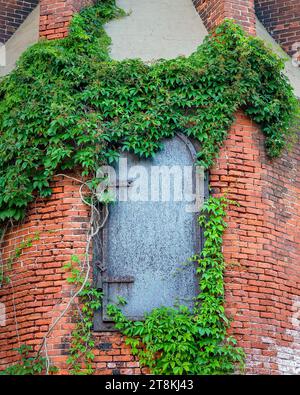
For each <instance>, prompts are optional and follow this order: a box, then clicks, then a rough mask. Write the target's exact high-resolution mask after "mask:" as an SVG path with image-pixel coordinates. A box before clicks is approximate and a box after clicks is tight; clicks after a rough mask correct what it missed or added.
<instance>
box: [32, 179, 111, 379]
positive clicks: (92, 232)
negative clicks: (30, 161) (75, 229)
mask: <svg viewBox="0 0 300 395" xmlns="http://www.w3.org/2000/svg"><path fill="white" fill-rule="evenodd" d="M59 176H61V177H65V178H68V179H71V180H73V181H76V182H78V183H80V184H81V186H80V188H79V194H80V198H81V201H82V202H83V203H84V204H86V205H88V206H89V207H90V208H91V217H90V222H89V228H88V232H87V243H86V248H85V255H84V256H85V258H84V261H83V263H82V265H81V270H82V271H84V270H85V269H86V272H85V277H84V280H83V283H82V284H81V286H80V288H79V289H78V290H77V291H76V292H75V293H74V294H73V295H72V296H71V298H70V300H69V301H68V303H67V305H66V307H65V308H64V310H63V311H62V312H61V314H60V315H59V316H58V317H57V318H56V320H55V321H54V322H53V324H51V325H50V327H49V329H48V331H47V333H46V334H45V336H44V337H43V340H42V343H41V345H40V347H39V350H38V353H37V357H38V356H39V355H40V353H41V351H42V350H43V348H44V350H45V358H46V374H47V375H48V374H49V368H50V358H49V355H48V348H47V339H48V337H49V336H50V334H51V333H52V332H53V330H54V328H55V327H56V325H57V324H58V323H59V321H60V320H61V319H62V318H63V317H64V315H65V314H66V313H67V312H68V310H69V308H70V307H71V305H72V304H73V303H74V302H75V301H76V298H77V297H78V296H79V295H80V293H81V292H82V291H83V289H84V287H85V286H86V284H87V282H88V280H89V277H90V272H91V265H90V259H89V253H90V247H91V242H92V240H93V238H94V237H95V236H96V235H97V234H98V232H99V231H100V229H101V228H103V227H104V225H105V223H106V221H107V219H108V215H109V210H108V208H107V206H105V217H104V219H103V221H102V223H101V224H100V225H95V223H96V221H95V213H97V216H98V218H99V219H100V217H101V215H100V212H99V210H98V209H97V208H96V207H95V205H94V204H93V203H90V202H88V201H87V200H86V199H85V198H84V195H83V188H84V187H85V186H86V187H88V188H89V189H90V187H89V185H88V184H87V183H86V182H84V181H82V180H80V179H78V178H75V177H71V176H68V175H66V174H57V175H56V177H59ZM92 201H93V200H92Z"/></svg>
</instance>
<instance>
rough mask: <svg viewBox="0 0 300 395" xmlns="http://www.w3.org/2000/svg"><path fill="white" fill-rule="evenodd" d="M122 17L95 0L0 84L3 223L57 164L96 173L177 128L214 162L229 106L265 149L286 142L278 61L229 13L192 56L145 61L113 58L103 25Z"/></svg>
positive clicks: (289, 113) (285, 96) (287, 90)
mask: <svg viewBox="0 0 300 395" xmlns="http://www.w3.org/2000/svg"><path fill="white" fill-rule="evenodd" d="M122 15H124V13H123V11H121V10H120V9H119V8H118V7H117V6H116V4H115V0H101V1H99V2H98V3H97V4H96V5H95V6H94V7H90V8H87V9H85V10H83V11H82V12H81V13H80V14H78V15H76V16H75V17H74V18H73V20H72V23H71V26H70V33H69V35H68V37H66V38H64V39H62V40H52V41H46V40H45V41H40V42H39V43H38V44H36V45H34V46H32V47H31V48H30V49H28V50H27V51H26V52H25V53H24V54H23V55H22V57H21V59H20V60H19V62H18V67H17V68H16V69H15V70H14V71H13V72H12V73H10V75H9V76H7V77H5V78H4V79H3V80H2V81H1V83H0V157H1V162H0V221H2V222H3V221H5V220H7V219H15V220H19V219H20V218H22V217H23V216H24V214H25V210H26V207H27V205H28V203H30V202H31V201H33V199H34V198H35V197H36V195H40V196H42V197H45V196H49V195H50V194H51V188H50V184H49V183H50V180H51V178H52V177H53V175H54V174H55V173H56V172H57V171H58V170H59V171H61V170H68V169H74V168H75V167H79V168H81V170H82V172H83V174H84V175H86V174H92V175H94V174H95V172H96V170H97V168H98V166H99V165H100V164H103V163H107V162H112V161H113V160H114V159H115V158H116V157H117V155H118V154H117V152H118V151H119V150H128V151H129V150H130V151H132V152H134V153H135V154H137V155H139V156H143V157H151V156H153V155H154V154H155V152H156V151H158V150H159V149H160V148H161V146H162V139H163V138H167V137H172V136H174V133H175V131H181V132H182V133H185V134H187V135H188V136H191V137H193V138H195V139H197V140H198V141H199V142H200V143H201V151H200V152H199V153H198V162H199V163H201V164H202V165H204V166H205V167H206V168H208V167H209V166H211V165H212V163H213V160H214V158H215V157H216V156H217V154H218V151H219V148H220V146H221V145H222V143H223V141H224V139H225V138H226V135H227V131H228V129H229V128H230V125H231V124H232V122H233V120H234V113H235V111H236V110H237V109H238V108H243V109H244V110H245V112H246V114H248V115H249V116H250V117H251V118H252V119H253V120H254V121H256V122H259V123H260V125H261V128H262V131H263V133H264V134H265V136H266V139H265V141H266V149H267V152H268V154H269V155H270V157H276V156H278V155H279V154H280V152H281V151H282V149H283V148H284V147H285V145H286V143H287V137H288V135H289V132H290V130H291V121H292V119H293V114H294V113H295V110H296V107H297V104H296V99H295V98H294V95H293V91H292V88H291V86H290V84H289V82H288V80H287V78H286V77H285V76H284V75H283V73H282V69H283V66H284V65H283V61H282V60H280V59H279V58H278V57H277V56H276V55H275V54H273V53H272V52H271V50H269V49H267V48H266V47H265V45H264V44H263V42H262V41H261V40H259V39H257V38H254V37H250V36H247V35H246V34H245V33H244V31H243V30H242V28H240V27H239V26H237V25H236V24H235V23H233V22H232V21H229V20H227V21H225V22H224V23H223V24H222V25H220V26H219V27H218V28H216V29H215V31H214V32H213V33H212V34H210V35H209V36H208V37H207V38H206V39H205V41H204V43H203V44H202V45H201V46H200V47H199V48H198V50H197V51H196V52H195V53H193V54H192V55H191V56H189V57H187V58H185V57H179V58H177V59H174V60H161V61H157V62H154V63H153V64H151V65H149V64H145V63H143V62H142V61H141V60H138V59H134V60H124V61H121V62H118V61H114V60H111V59H110V57H109V45H110V39H109V37H108V36H107V34H106V32H105V30H104V28H103V25H104V24H105V23H106V22H108V21H110V20H112V19H113V18H117V17H120V16H122Z"/></svg>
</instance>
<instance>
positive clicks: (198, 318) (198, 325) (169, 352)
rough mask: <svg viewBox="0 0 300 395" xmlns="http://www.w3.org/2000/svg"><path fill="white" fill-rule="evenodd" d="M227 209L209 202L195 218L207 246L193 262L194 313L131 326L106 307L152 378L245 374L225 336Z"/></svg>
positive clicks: (156, 316)
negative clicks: (195, 280) (196, 285)
mask: <svg viewBox="0 0 300 395" xmlns="http://www.w3.org/2000/svg"><path fill="white" fill-rule="evenodd" d="M229 203H231V202H230V201H228V200H227V198H226V197H221V198H216V197H210V198H209V199H208V200H207V201H206V203H205V204H204V206H203V210H202V215H201V216H200V217H199V225H200V226H202V228H203V229H204V236H205V244H204V248H203V249H202V251H201V253H200V254H198V255H195V256H194V257H192V258H191V261H192V262H193V263H194V264H196V265H197V273H198V276H199V294H198V296H197V298H196V301H195V307H194V310H193V311H190V310H189V309H188V308H187V307H185V306H179V307H177V308H176V307H175V308H171V307H162V308H156V309H154V310H153V311H152V312H151V313H148V314H146V315H145V320H144V321H130V320H129V319H128V318H126V317H125V316H124V314H123V313H122V309H121V307H118V306H116V305H112V304H111V305H109V306H108V313H109V314H110V315H111V317H112V319H113V320H114V321H115V322H116V328H117V329H119V330H120V331H121V332H122V333H123V334H124V335H126V336H127V338H126V343H127V344H129V345H130V346H131V348H132V352H133V354H136V355H138V357H139V361H140V363H141V365H142V366H147V367H149V368H150V370H151V373H153V374H197V375H199V374H228V373H233V372H234V371H235V369H237V368H240V369H241V368H243V365H244V352H243V350H242V349H241V348H239V347H236V340H235V338H234V337H232V336H228V335H227V330H228V328H229V325H230V321H229V319H228V318H227V316H226V314H225V310H224V280H223V272H224V269H225V262H224V257H223V254H222V236H223V233H224V230H225V229H226V222H225V220H224V217H225V215H226V208H227V206H228V204H229Z"/></svg>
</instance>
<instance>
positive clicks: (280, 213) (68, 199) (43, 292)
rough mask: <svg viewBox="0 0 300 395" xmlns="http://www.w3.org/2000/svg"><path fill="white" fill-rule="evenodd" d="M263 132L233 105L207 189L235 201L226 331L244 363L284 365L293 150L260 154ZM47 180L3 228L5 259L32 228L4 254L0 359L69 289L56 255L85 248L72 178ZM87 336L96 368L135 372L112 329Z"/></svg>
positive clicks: (289, 312) (290, 336)
mask: <svg viewBox="0 0 300 395" xmlns="http://www.w3.org/2000/svg"><path fill="white" fill-rule="evenodd" d="M263 142H264V137H263V135H262V133H261V131H260V129H259V127H258V126H257V125H255V124H253V123H252V122H251V121H250V120H249V119H248V118H247V117H245V116H244V115H243V113H241V112H239V113H237V115H236V122H235V124H234V125H233V127H232V128H231V130H230V132H229V136H228V139H227V141H226V143H225V145H224V147H223V148H222V150H221V152H220V157H219V159H218V160H217V162H216V165H215V167H214V168H213V169H212V170H211V186H212V188H213V191H214V193H215V194H218V193H225V192H227V193H229V197H230V198H233V199H235V200H236V201H237V202H238V203H239V206H237V207H232V208H231V209H230V211H229V213H228V224H229V227H228V229H227V231H226V234H225V237H224V255H225V258H226V262H227V265H228V266H227V269H226V273H225V284H226V308H227V311H228V313H229V314H231V315H232V316H233V317H234V321H233V323H232V329H231V332H232V333H233V334H234V335H235V336H236V337H237V338H238V342H239V345H241V346H243V347H244V348H245V351H246V353H247V372H248V373H255V374H277V373H285V372H287V373H294V370H293V369H296V367H295V366H296V363H298V366H299V364H300V355H299V337H300V333H299V321H297V315H295V314H297V311H298V315H299V311H300V310H299V309H300V273H299V262H298V261H299V255H300V240H299V236H297V235H298V233H297V232H298V229H299V227H300V210H299V199H300V171H299V170H300V169H299V163H300V150H299V144H298V145H296V147H295V148H294V150H293V151H292V152H291V153H289V154H284V156H283V157H282V158H280V159H277V160H276V161H273V162H270V161H269V160H268V159H267V158H266V155H265V149H264V147H263ZM53 186H54V194H53V195H52V197H51V198H49V199H45V200H41V199H38V200H37V201H36V202H35V203H33V204H32V205H31V207H30V210H29V213H28V216H27V219H26V221H25V223H24V224H22V225H20V226H18V227H15V228H14V229H12V230H11V231H10V232H9V233H8V235H7V237H6V238H5V244H4V255H3V257H4V259H5V260H6V261H7V260H8V259H9V256H10V255H11V254H12V252H13V251H14V250H15V248H16V246H17V245H18V244H19V243H20V242H21V241H22V240H23V239H24V238H25V239H26V238H27V237H28V236H29V235H34V234H35V232H40V240H39V241H34V243H33V246H32V247H31V248H28V249H26V250H25V251H24V252H23V254H22V255H21V257H20V258H19V259H18V260H17V261H16V262H15V263H14V264H13V271H12V273H11V274H10V278H11V282H10V283H9V284H7V285H5V286H4V287H3V288H2V289H0V300H1V302H2V303H4V304H5V306H6V308H7V313H8V320H7V326H5V327H3V328H0V369H1V368H4V367H5V366H7V365H8V364H11V363H13V362H16V361H17V354H16V352H15V351H13V350H12V348H13V347H16V346H18V344H23V343H27V344H31V345H33V346H34V347H35V348H38V346H39V345H40V343H41V340H42V337H43V336H44V335H45V333H46V332H47V330H48V328H49V325H50V324H51V323H53V322H54V320H55V318H57V317H58V315H59V314H60V312H61V311H62V310H63V309H64V307H65V306H66V304H67V302H68V300H69V298H70V292H71V288H70V286H69V285H67V283H66V276H67V274H66V273H65V269H63V265H64V264H65V263H66V262H68V261H69V260H70V257H71V255H72V254H79V255H80V254H82V253H83V252H84V249H85V245H86V244H85V235H86V230H87V226H88V215H89V211H88V209H87V207H86V206H85V205H84V204H83V203H82V202H81V200H80V197H79V193H78V188H79V185H78V184H77V183H76V182H73V181H71V180H69V179H58V180H57V181H56V182H55V183H54V184H53ZM295 318H296V319H295ZM298 319H299V317H298ZM72 321H73V320H72V318H71V315H67V316H66V317H65V318H64V319H63V320H62V321H61V322H60V323H59V325H58V326H57V327H56V329H55V330H54V332H53V333H52V335H51V337H50V339H49V341H48V350H49V351H48V353H49V356H50V357H51V360H52V362H53V363H54V364H55V365H57V366H58V367H59V368H60V369H61V371H60V372H61V373H66V372H67V371H66V358H67V354H68V347H69V341H70V334H71V331H72V328H74V323H73V322H72ZM95 336H96V349H95V354H96V358H95V368H96V374H110V373H114V374H116V373H120V374H126V373H127V374H138V373H141V372H142V371H141V370H140V367H139V364H138V361H137V360H136V359H135V357H133V356H132V355H131V354H130V349H129V347H127V346H125V344H124V338H123V337H122V336H121V335H119V334H118V333H109V332H103V333H96V334H95ZM18 337H19V339H20V340H19V341H18ZM294 365H295V366H294ZM143 372H145V370H144V371H143Z"/></svg>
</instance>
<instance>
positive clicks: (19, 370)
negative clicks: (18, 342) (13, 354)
mask: <svg viewBox="0 0 300 395" xmlns="http://www.w3.org/2000/svg"><path fill="white" fill-rule="evenodd" d="M14 350H15V351H17V352H18V354H19V355H20V357H21V362H20V363H17V364H14V365H12V366H9V367H8V368H7V369H5V370H2V371H1V372H0V375H2V376H4V375H11V376H25V375H37V374H42V373H43V371H44V370H45V367H46V359H45V358H43V357H41V356H34V357H32V356H30V353H31V352H32V347H31V346H28V345H26V344H23V345H22V346H20V347H19V348H16V349H14Z"/></svg>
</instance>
